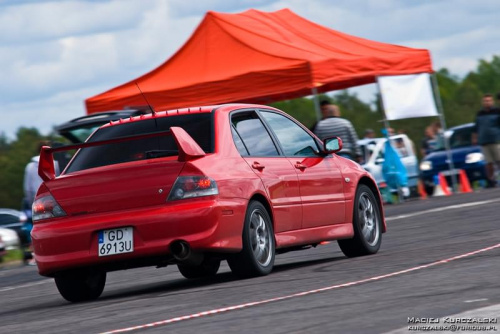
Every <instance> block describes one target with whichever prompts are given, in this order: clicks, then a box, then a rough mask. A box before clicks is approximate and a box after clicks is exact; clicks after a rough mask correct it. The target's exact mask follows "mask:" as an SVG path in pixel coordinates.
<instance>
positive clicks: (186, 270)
mask: <svg viewBox="0 0 500 334" xmlns="http://www.w3.org/2000/svg"><path fill="white" fill-rule="evenodd" d="M219 267H220V260H219V259H214V258H205V259H204V260H203V262H202V263H201V264H200V265H197V266H190V265H186V264H181V263H180V264H178V265H177V268H179V271H180V273H181V274H182V276H184V277H186V278H189V279H194V278H204V277H211V276H215V275H216V274H217V272H218V271H219Z"/></svg>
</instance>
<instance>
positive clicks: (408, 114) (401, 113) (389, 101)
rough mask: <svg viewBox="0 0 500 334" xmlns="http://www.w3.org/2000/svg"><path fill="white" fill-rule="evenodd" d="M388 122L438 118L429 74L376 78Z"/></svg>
mask: <svg viewBox="0 0 500 334" xmlns="http://www.w3.org/2000/svg"><path fill="white" fill-rule="evenodd" d="M378 84H379V87H380V92H381V94H382V101H383V102H384V111H385V116H386V118H387V119H388V120H393V119H401V118H413V117H428V116H438V112H437V109H436V103H435V102H434V95H433V93H432V87H431V81H430V76H429V73H422V74H414V75H395V76H383V77H379V78H378Z"/></svg>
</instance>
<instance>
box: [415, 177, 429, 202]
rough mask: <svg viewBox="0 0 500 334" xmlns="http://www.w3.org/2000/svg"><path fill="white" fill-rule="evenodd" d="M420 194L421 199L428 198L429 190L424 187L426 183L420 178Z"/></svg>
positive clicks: (418, 185)
mask: <svg viewBox="0 0 500 334" xmlns="http://www.w3.org/2000/svg"><path fill="white" fill-rule="evenodd" d="M417 187H418V194H419V195H420V198H421V199H427V192H426V191H425V189H424V185H423V184H422V181H421V180H418V184H417Z"/></svg>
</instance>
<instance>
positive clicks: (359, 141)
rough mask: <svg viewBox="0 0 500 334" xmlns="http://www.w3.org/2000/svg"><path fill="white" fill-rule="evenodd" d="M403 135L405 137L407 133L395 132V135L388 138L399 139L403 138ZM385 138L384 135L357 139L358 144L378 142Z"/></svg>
mask: <svg viewBox="0 0 500 334" xmlns="http://www.w3.org/2000/svg"><path fill="white" fill-rule="evenodd" d="M404 137H407V135H405V134H397V135H393V136H390V137H389V138H390V139H399V138H404ZM385 139H386V138H385V137H379V138H364V139H359V140H358V145H366V144H369V143H373V142H375V143H379V142H380V141H383V140H385Z"/></svg>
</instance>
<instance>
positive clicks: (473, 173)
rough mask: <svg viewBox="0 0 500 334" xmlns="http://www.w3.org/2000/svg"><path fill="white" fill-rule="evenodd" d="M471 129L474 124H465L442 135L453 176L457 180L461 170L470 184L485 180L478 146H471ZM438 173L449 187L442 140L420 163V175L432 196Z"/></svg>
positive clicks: (483, 165)
mask: <svg viewBox="0 0 500 334" xmlns="http://www.w3.org/2000/svg"><path fill="white" fill-rule="evenodd" d="M473 128H474V123H467V124H463V125H459V126H456V127H453V128H451V129H449V130H448V131H446V133H445V135H444V137H445V138H446V139H447V140H448V141H449V143H450V149H451V155H452V159H453V167H454V171H452V172H453V174H455V175H457V179H458V170H460V169H463V170H465V172H466V174H467V177H468V178H469V182H471V183H472V182H474V181H480V180H486V179H487V177H486V169H485V165H486V164H485V162H484V156H483V154H482V153H481V149H480V148H479V146H478V145H473V144H472V139H471V138H472V131H473ZM438 173H443V174H444V175H445V176H446V177H447V180H448V184H449V185H450V186H451V183H450V181H451V180H450V175H451V173H450V167H449V164H448V155H447V152H446V150H445V145H444V140H443V138H441V139H440V140H439V141H438V144H437V147H436V150H434V151H433V152H431V153H430V154H428V155H426V156H425V158H424V159H423V160H422V162H421V163H420V174H421V177H422V180H423V182H424V185H425V189H426V191H427V193H428V194H432V192H433V190H434V177H435V175H437V174H438Z"/></svg>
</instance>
